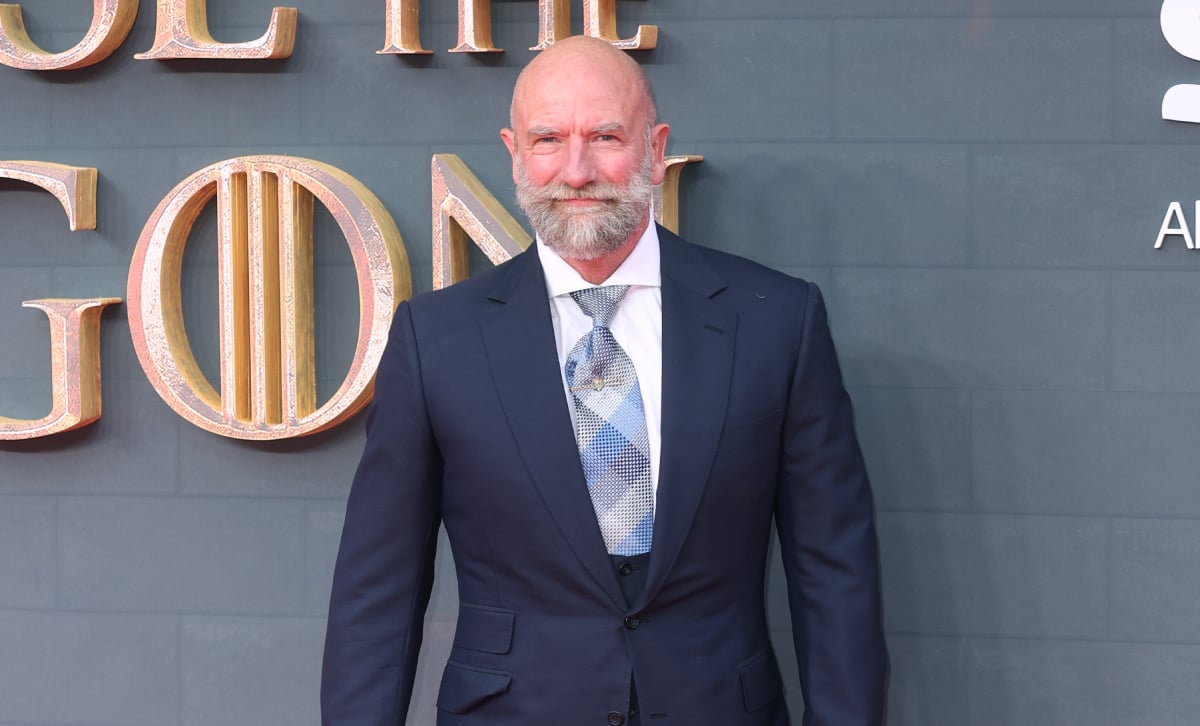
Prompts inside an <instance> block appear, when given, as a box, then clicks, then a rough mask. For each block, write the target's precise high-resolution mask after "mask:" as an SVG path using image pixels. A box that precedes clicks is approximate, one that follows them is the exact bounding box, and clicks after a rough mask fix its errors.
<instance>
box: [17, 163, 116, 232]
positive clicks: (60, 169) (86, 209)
mask: <svg viewBox="0 0 1200 726" xmlns="http://www.w3.org/2000/svg"><path fill="white" fill-rule="evenodd" d="M96 178H97V173H96V170H95V169H93V168H91V167H86V166H68V165H66V164H55V163H53V162H49V161H0V179H15V180H17V181H23V182H28V183H29V184H33V185H34V186H36V187H40V188H42V189H45V190H46V191H48V192H50V193H51V194H53V195H54V198H55V199H57V200H58V203H59V204H61V205H62V207H63V211H65V212H66V213H67V222H68V223H69V224H70V225H71V231H72V232H77V231H79V230H81V229H95V228H96Z"/></svg>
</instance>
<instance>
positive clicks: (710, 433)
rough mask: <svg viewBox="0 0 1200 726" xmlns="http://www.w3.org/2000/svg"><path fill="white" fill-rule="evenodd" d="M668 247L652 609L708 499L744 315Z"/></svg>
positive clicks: (695, 260)
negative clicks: (728, 307)
mask: <svg viewBox="0 0 1200 726" xmlns="http://www.w3.org/2000/svg"><path fill="white" fill-rule="evenodd" d="M659 239H660V243H661V244H660V248H661V250H662V306H663V308H662V310H663V344H662V345H663V351H662V352H663V364H662V366H663V393H662V455H661V456H662V459H661V463H660V467H659V477H658V494H657V497H656V506H655V513H654V544H653V546H652V548H651V551H650V565H649V572H648V573H647V575H646V579H647V582H646V588H645V590H644V591H643V593H642V596H641V597H640V598H639V599H638V602H637V603H635V604H634V610H639V609H641V608H643V607H645V604H646V603H647V602H649V600H650V599H651V598H652V597H654V595H655V593H656V592H657V591H658V589H659V587H661V586H662V583H663V581H664V580H665V579H666V576H667V574H668V573H669V572H670V570H671V567H672V566H673V565H674V563H675V559H676V558H677V557H678V556H679V550H680V548H681V547H682V546H683V541H684V539H686V537H687V533H688V530H689V529H690V528H691V524H692V519H693V518H694V516H695V514H696V508H697V507H698V506H699V504H700V499H701V497H702V496H703V495H704V487H705V485H706V484H707V482H708V474H709V470H710V469H711V467H712V461H713V456H714V455H715V453H716V449H717V443H718V441H719V439H720V435H721V428H722V426H723V424H724V421H725V407H726V403H727V402H728V399H729V383H730V375H731V373H732V370H733V350H734V336H735V334H736V332H737V315H736V314H733V313H729V312H727V311H725V310H722V309H721V308H720V307H718V306H717V305H716V304H715V303H714V302H713V301H712V299H711V298H712V297H713V296H714V295H716V294H717V293H718V292H720V291H721V290H723V289H724V288H725V283H724V282H723V281H722V279H721V278H720V276H719V275H717V273H716V272H715V271H714V270H713V269H712V267H711V266H710V265H708V263H707V262H706V261H705V260H704V259H703V258H702V257H701V256H700V255H699V254H698V253H697V251H696V250H695V249H694V248H691V247H690V246H688V245H687V244H686V243H685V242H683V241H682V240H680V239H679V238H678V237H676V236H675V235H673V234H671V233H670V232H668V231H666V230H664V229H662V228H661V227H660V228H659Z"/></svg>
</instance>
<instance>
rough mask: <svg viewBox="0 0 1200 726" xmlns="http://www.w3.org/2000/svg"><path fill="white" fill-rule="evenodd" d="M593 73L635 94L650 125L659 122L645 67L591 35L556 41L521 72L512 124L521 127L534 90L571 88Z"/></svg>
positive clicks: (515, 92)
mask: <svg viewBox="0 0 1200 726" xmlns="http://www.w3.org/2000/svg"><path fill="white" fill-rule="evenodd" d="M590 74H596V75H602V76H606V77H607V78H608V79H609V81H610V82H611V83H612V84H613V85H614V86H617V87H620V88H623V89H624V90H625V91H626V92H627V93H629V94H631V95H633V96H634V97H635V98H636V100H637V103H638V104H639V105H640V107H641V109H640V110H641V111H642V113H643V114H644V116H645V119H646V123H647V124H653V123H654V122H655V121H656V120H657V118H658V111H657V109H656V107H655V103H654V91H653V90H652V89H651V88H650V80H649V79H648V78H646V72H645V71H644V70H642V67H641V65H639V64H638V62H637V61H635V60H634V59H633V58H631V57H629V55H628V54H627V53H625V52H624V51H622V50H618V49H617V48H615V47H613V45H612V44H611V43H609V42H607V41H604V40H600V39H599V38H593V37H590V36H587V35H573V36H571V37H568V38H563V39H562V40H559V41H557V42H555V43H554V44H553V45H551V46H550V47H549V48H547V49H546V50H544V51H542V52H541V53H540V54H538V55H537V56H535V57H534V59H533V60H532V61H530V62H529V64H528V65H527V66H525V68H524V70H522V71H521V75H520V76H518V77H517V84H516V86H515V87H514V88H513V97H512V106H511V107H510V109H509V123H510V124H511V125H512V126H513V127H514V128H515V127H517V126H518V121H517V118H518V114H520V113H522V112H523V111H524V109H525V107H526V106H527V105H528V102H529V100H530V99H528V95H529V90H530V88H533V87H540V85H541V84H544V83H554V82H560V83H565V84H567V85H570V84H573V83H575V82H578V81H580V80H582V77H583V76H586V75H590Z"/></svg>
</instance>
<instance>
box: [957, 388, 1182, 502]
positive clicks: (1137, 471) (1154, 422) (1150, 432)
mask: <svg viewBox="0 0 1200 726" xmlns="http://www.w3.org/2000/svg"><path fill="white" fill-rule="evenodd" d="M1198 405H1200V397H1197V396H1195V395H1181V394H1161V395H1149V394H1135V393H1085V392H1071V391H1053V392H1047V391H996V392H984V391H980V392H976V393H975V394H974V409H973V413H972V419H973V423H972V434H971V438H972V459H973V466H974V469H973V481H974V486H975V501H976V503H977V506H978V507H979V508H980V509H983V510H990V511H1001V512H1024V513H1037V512H1057V513H1074V514H1088V515H1104V514H1116V515H1119V514H1133V515H1148V516H1190V517H1195V516H1198V515H1200V490H1197V488H1196V486H1195V475H1194V474H1195V472H1196V471H1197V468H1198V467H1200V453H1197V451H1196V450H1195V449H1194V448H1193V447H1191V446H1187V445H1184V444H1182V443H1181V442H1182V441H1183V440H1184V439H1183V437H1184V436H1185V435H1186V434H1185V433H1184V432H1187V431H1190V430H1191V429H1192V427H1193V425H1192V422H1193V421H1194V420H1195V415H1196V414H1195V412H1196V408H1197V406H1198Z"/></svg>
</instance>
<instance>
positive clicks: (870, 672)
mask: <svg viewBox="0 0 1200 726" xmlns="http://www.w3.org/2000/svg"><path fill="white" fill-rule="evenodd" d="M659 236H660V239H661V250H662V254H661V259H662V316H663V343H662V345H663V350H662V353H663V394H662V411H663V416H662V459H661V468H660V475H659V485H658V494H657V505H656V511H655V521H654V544H653V548H652V551H651V556H650V563H649V565H648V571H647V581H646V586H645V589H644V590H643V592H642V594H641V596H640V598H639V599H638V600H637V601H636V602H634V603H633V604H632V605H628V604H627V603H626V601H625V598H624V597H623V595H622V591H621V588H620V585H619V583H618V580H617V578H618V575H617V574H616V573H615V572H614V569H613V566H612V562H611V560H610V558H609V557H608V555H607V553H606V552H605V548H604V542H603V539H602V537H601V535H600V530H599V526H598V525H597V523H596V518H595V515H594V514H593V511H592V505H591V501H590V499H589V496H588V493H587V488H586V485H585V483H584V478H583V473H582V471H581V468H580V463H579V456H578V453H577V450H576V446H575V439H574V434H573V431H572V427H571V420H570V413H569V411H568V409H567V402H566V400H565V396H564V395H563V387H562V379H561V377H560V375H561V374H560V373H559V370H558V357H557V353H556V348H555V342H554V334H553V330H552V326H551V321H550V306H549V303H548V301H547V298H546V288H545V283H544V280H543V276H542V268H541V265H540V263H539V261H538V257H537V252H536V246H535V247H532V248H531V249H530V250H528V251H526V252H525V253H523V254H521V255H518V256H517V257H516V258H514V259H512V260H510V261H509V262H507V263H505V264H503V265H500V266H499V267H497V268H495V269H491V270H488V271H486V272H483V273H481V274H479V275H476V276H475V277H472V278H471V279H468V280H465V281H463V282H460V283H458V284H456V285H454V286H452V287H450V288H447V289H445V290H442V291H438V292H434V293H432V294H428V295H422V296H419V297H417V298H414V299H413V300H411V301H410V302H408V303H404V304H402V305H401V306H400V307H399V309H398V310H397V315H396V319H395V322H394V323H393V327H392V331H391V339H390V340H389V342H388V346H387V351H386V353H385V354H384V357H383V361H382V363H381V365H380V369H379V374H378V379H377V388H376V394H375V400H374V402H373V404H372V406H371V409H370V412H369V414H368V423H367V426H368V436H367V444H366V449H365V451H364V454H363V457H362V461H361V463H360V465H359V469H358V472H357V474H356V476H355V480H354V484H353V487H352V491H351V493H350V499H349V503H348V506H347V512H346V522H345V529H344V533H343V535H342V544H341V551H340V553H339V556H338V561H337V567H336V573H335V576H334V585H333V594H332V599H331V604H330V615H329V630H328V634H327V639H326V650H325V662H324V672H323V683H322V694H321V695H322V713H323V722H324V723H325V724H328V725H329V726H399V725H400V724H403V723H404V719H405V714H406V711H407V709H408V705H409V699H410V695H411V691H412V685H413V679H414V675H415V672H416V667H417V652H418V650H419V648H420V643H421V634H422V618H423V614H424V611H425V607H426V604H427V602H428V599H429V592H430V587H431V584H432V578H433V558H434V547H435V543H436V540H437V531H438V524H439V522H444V524H445V527H446V530H447V533H448V535H449V538H450V542H451V546H452V549H453V555H454V562H455V567H456V569H457V575H458V589H459V598H460V610H459V619H458V625H457V631H456V633H455V638H454V646H453V649H452V651H451V654H450V660H449V663H448V665H447V667H446V670H445V673H444V675H443V679H442V685H441V691H440V693H439V697H438V704H437V705H438V724H439V725H444V724H486V725H488V726H542V725H545V726H580V725H584V724H604V723H607V722H608V721H607V719H608V714H609V713H610V712H612V711H617V712H624V711H625V710H626V706H627V705H628V699H629V690H630V688H629V687H630V674H631V673H632V674H633V675H634V676H635V677H636V683H637V693H638V700H639V702H640V707H641V713H642V719H643V724H646V725H647V726H649V725H650V724H653V725H654V726H671V725H675V726H705V725H707V724H712V725H714V726H715V725H718V724H719V725H721V726H781V725H783V724H787V723H788V715H787V710H786V707H785V705H784V699H783V698H782V682H781V678H780V674H779V669H778V665H777V663H776V661H775V657H774V655H773V653H772V649H771V645H770V642H769V640H768V628H767V623H766V618H765V615H764V588H763V578H764V567H765V565H764V563H765V560H766V554H767V543H768V539H769V532H770V526H771V522H772V520H774V522H775V523H776V525H777V528H778V531H779V538H780V545H781V549H782V553H783V562H784V566H785V570H786V573H787V585H788V595H789V602H790V606H791V614H792V622H793V627H794V640H795V646H796V652H797V660H798V663H799V669H800V680H801V684H802V686H803V689H804V696H805V702H806V708H805V715H804V723H805V724H806V725H808V726H818V725H820V726H868V725H875V724H880V723H882V720H883V710H884V691H885V685H884V682H885V678H886V670H887V656H886V653H885V648H884V643H883V636H882V631H881V622H880V595H879V574H878V564H877V546H876V539H875V531H874V524H873V509H872V501H871V494H870V487H869V485H868V482H867V477H866V473H865V470H864V467H863V463H862V457H861V455H860V452H859V447H858V444H857V441H856V439H855V435H854V430H853V421H852V414H851V407H850V401H849V398H848V397H847V395H846V392H845V390H844V388H843V386H842V380H841V374H840V373H839V369H838V364H837V359H836V356H835V354H834V349H833V343H832V341H831V339H830V335H829V329H828V327H827V325H826V317H825V309H824V306H823V303H822V301H821V297H820V294H819V292H818V290H817V288H816V287H815V286H814V285H812V284H810V283H806V282H804V281H801V280H796V279H794V278H791V277H788V276H786V275H783V274H781V273H778V272H775V271H772V270H769V269H767V268H765V267H762V266H760V265H758V264H755V263H752V262H749V261H747V260H744V259H741V258H738V257H733V256H731V255H727V254H724V253H720V252H716V251H713V250H708V249H704V248H701V247H697V246H695V245H692V244H689V243H687V242H684V241H683V240H681V239H679V238H678V237H676V236H675V235H673V234H671V233H670V232H668V231H666V230H664V229H660V230H659ZM632 616H636V619H634V617H632Z"/></svg>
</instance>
